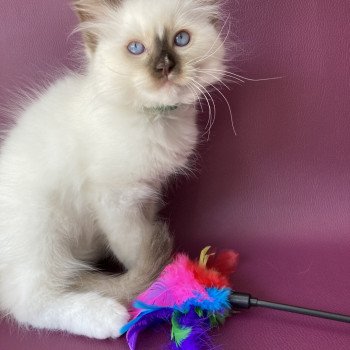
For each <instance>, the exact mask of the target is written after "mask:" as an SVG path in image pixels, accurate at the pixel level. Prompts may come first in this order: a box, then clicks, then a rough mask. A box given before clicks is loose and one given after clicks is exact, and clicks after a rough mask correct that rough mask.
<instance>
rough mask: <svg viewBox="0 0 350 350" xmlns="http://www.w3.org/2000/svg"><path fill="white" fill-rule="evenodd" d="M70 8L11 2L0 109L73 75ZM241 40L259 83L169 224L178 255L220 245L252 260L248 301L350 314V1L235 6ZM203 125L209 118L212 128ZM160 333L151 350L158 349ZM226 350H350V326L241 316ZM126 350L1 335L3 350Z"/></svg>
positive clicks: (225, 122)
mask: <svg viewBox="0 0 350 350" xmlns="http://www.w3.org/2000/svg"><path fill="white" fill-rule="evenodd" d="M67 4H68V1H62V2H59V1H47V0H26V1H22V0H11V1H9V0H4V1H1V2H0V62H1V66H0V104H1V103H4V102H6V101H7V100H8V98H9V93H8V92H7V90H8V89H12V90H13V89H15V88H16V87H19V86H23V84H24V83H25V82H40V80H41V78H42V77H43V76H45V75H46V74H47V73H48V72H52V71H55V69H56V68H57V67H60V66H62V64H66V65H68V66H71V67H72V66H74V65H75V64H74V60H73V58H72V57H73V56H72V55H71V54H70V52H71V50H72V49H74V48H76V42H77V40H78V38H77V37H71V38H70V39H68V40H67V35H68V34H69V32H70V31H71V30H72V28H73V27H74V25H75V18H74V16H73V15H72V14H71V12H70V10H69V8H68V6H67ZM230 7H231V9H230V10H231V12H232V16H233V17H234V18H235V19H237V20H236V21H235V24H234V28H233V31H234V32H235V35H236V36H237V37H238V38H239V41H240V43H241V48H242V49H243V50H244V52H245V53H244V54H243V55H242V56H241V57H240V58H239V61H238V62H235V63H234V64H235V66H236V67H238V68H239V69H240V73H241V74H243V75H246V76H249V77H251V78H267V77H276V76H281V77H283V78H282V79H280V80H274V81H266V82H249V83H246V84H245V85H244V86H232V89H231V92H229V93H227V96H228V98H229V101H230V104H231V107H232V110H233V114H234V123H235V126H236V129H237V132H238V136H237V137H235V136H234V135H233V132H232V130H231V126H230V119H229V114H228V110H227V107H225V104H224V102H223V101H221V102H220V100H221V99H220V96H216V99H217V100H218V105H219V112H218V116H217V121H216V124H215V125H214V128H213V131H212V136H211V140H210V142H208V143H204V144H203V145H202V146H201V161H200V163H199V167H200V168H201V170H200V171H199V172H198V176H197V178H192V179H191V180H184V179H182V180H181V181H178V183H177V185H176V186H175V190H172V191H170V196H169V197H170V198H169V203H170V204H169V207H168V209H167V211H166V215H168V217H169V218H170V223H171V226H172V228H173V230H174V232H175V233H176V237H177V246H178V248H179V249H182V250H186V251H190V252H191V253H192V254H193V255H197V254H198V253H199V251H200V250H201V248H202V247H204V246H206V245H207V244H208V243H209V244H212V245H213V246H219V247H223V248H233V249H236V250H238V251H239V252H240V253H241V264H240V267H239V269H238V272H237V274H236V279H235V285H236V287H237V289H240V290H244V291H249V292H252V293H253V294H255V295H256V296H258V297H261V298H270V299H274V300H277V301H281V302H286V303H295V304H301V305H304V306H307V307H315V308H318V307H319V308H323V309H328V310H330V311H338V312H342V313H348V314H350V303H349V301H348V299H349V290H350V216H349V213H350V118H349V111H350V99H349V96H350V89H349V81H350V68H349V67H350V65H349V62H350V51H349V37H350V25H349V15H350V4H349V2H348V1H347V0H339V1H337V2H336V5H335V3H334V1H331V0H319V1H302V0H295V1H292V2H287V1H280V0H272V1H261V2H256V1H240V2H236V1H235V2H232V5H230ZM203 118H204V119H205V118H206V117H205V115H204V116H203ZM161 337H162V336H161V335H160V334H158V333H155V334H153V333H150V334H148V336H146V337H144V339H143V347H141V349H142V348H143V349H160V348H161V344H162V341H161ZM215 338H216V340H217V343H218V344H222V349H237V350H246V349H258V350H260V349H261V350H280V349H283V350H284V349H298V350H304V349H320V350H329V349H337V350H342V349H344V350H345V349H349V348H350V326H349V325H347V324H337V323H335V322H331V321H323V320H316V319H311V318H303V317H301V316H294V315H289V314H281V313H278V312H275V311H265V310H253V311H250V312H248V313H244V314H241V315H237V316H235V318H234V319H231V320H230V321H229V322H228V323H227V325H226V326H225V327H224V328H223V329H222V330H220V331H219V332H217V333H216V334H215ZM90 348H91V349H121V350H122V349H126V346H125V342H124V341H123V340H118V341H116V342H110V341H105V342H98V341H91V340H87V339H84V338H79V337H71V336H67V335H60V334H47V333H45V332H40V333H37V332H34V331H32V332H31V331H19V330H18V329H17V327H16V326H13V325H10V324H9V323H6V322H2V323H1V325H0V349H11V350H22V349H23V350H24V349H26V350H27V349H29V350H31V349H33V350H34V349H35V350H41V349H52V350H54V349H66V350H71V349H72V350H73V349H74V350H83V349H84V350H85V349H90Z"/></svg>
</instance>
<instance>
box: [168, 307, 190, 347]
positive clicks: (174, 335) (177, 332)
mask: <svg viewBox="0 0 350 350" xmlns="http://www.w3.org/2000/svg"><path fill="white" fill-rule="evenodd" d="M171 325H172V328H171V340H174V341H175V343H176V346H177V347H180V346H181V344H182V342H183V341H185V340H186V339H187V338H188V336H189V335H190V334H191V332H192V328H181V326H180V325H179V322H178V313H177V312H174V313H173V317H172V318H171Z"/></svg>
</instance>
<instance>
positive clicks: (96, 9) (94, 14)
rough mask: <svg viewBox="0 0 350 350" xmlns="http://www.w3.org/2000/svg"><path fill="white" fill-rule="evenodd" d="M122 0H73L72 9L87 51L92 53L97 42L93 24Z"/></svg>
mask: <svg viewBox="0 0 350 350" xmlns="http://www.w3.org/2000/svg"><path fill="white" fill-rule="evenodd" d="M122 1H123V0H74V1H73V3H72V6H73V9H74V11H75V12H76V14H77V16H78V18H79V20H80V23H81V26H80V30H81V32H82V34H83V39H84V41H85V45H86V47H87V49H88V51H89V53H93V52H94V51H95V49H96V46H97V43H98V35H97V34H96V31H95V30H94V26H93V24H96V22H97V21H98V20H99V19H101V18H104V17H106V15H107V13H108V10H111V9H115V8H117V7H118V6H119V5H120V3H121V2H122Z"/></svg>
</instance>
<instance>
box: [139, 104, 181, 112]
mask: <svg viewBox="0 0 350 350" xmlns="http://www.w3.org/2000/svg"><path fill="white" fill-rule="evenodd" d="M178 108H179V106H178V105H173V106H167V105H160V106H156V107H144V108H143V110H144V111H146V112H148V113H151V114H163V113H167V112H172V111H175V110H176V109H178Z"/></svg>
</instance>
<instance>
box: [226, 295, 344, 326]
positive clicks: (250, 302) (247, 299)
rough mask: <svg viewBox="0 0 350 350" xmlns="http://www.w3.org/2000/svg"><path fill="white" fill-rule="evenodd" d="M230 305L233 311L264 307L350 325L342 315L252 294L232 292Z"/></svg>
mask: <svg viewBox="0 0 350 350" xmlns="http://www.w3.org/2000/svg"><path fill="white" fill-rule="evenodd" d="M230 303H231V307H232V309H233V310H235V309H250V308H251V307H264V308H268V309H274V310H280V311H286V312H292V313H296V314H301V315H307V316H312V317H319V318H325V319H329V320H333V321H338V322H345V323H350V316H347V315H340V314H335V313H331V312H326V311H320V310H313V309H306V308H304V307H297V306H292V305H286V304H279V303H274V302H270V301H265V300H259V299H256V298H253V297H252V296H251V295H250V294H247V293H239V292H232V293H231V296H230Z"/></svg>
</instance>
